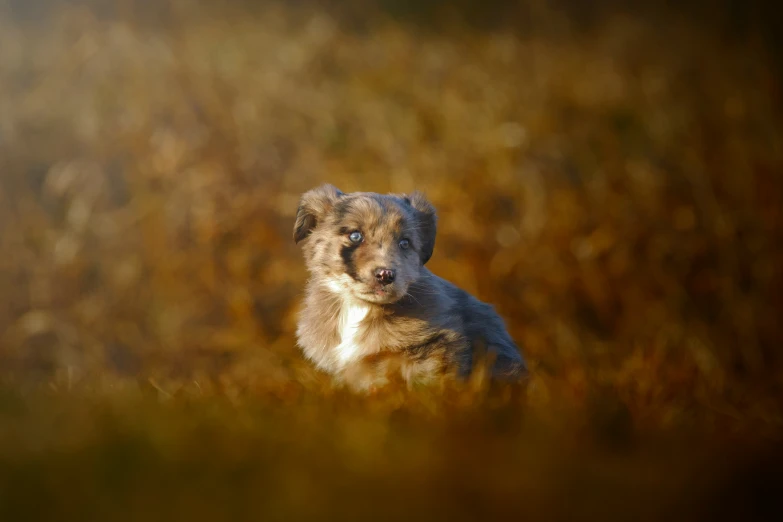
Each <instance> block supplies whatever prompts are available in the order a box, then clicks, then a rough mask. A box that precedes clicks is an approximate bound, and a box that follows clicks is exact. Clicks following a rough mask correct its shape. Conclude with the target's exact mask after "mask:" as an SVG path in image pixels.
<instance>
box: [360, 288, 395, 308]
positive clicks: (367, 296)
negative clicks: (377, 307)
mask: <svg viewBox="0 0 783 522" xmlns="http://www.w3.org/2000/svg"><path fill="white" fill-rule="evenodd" d="M403 294H404V292H402V293H401V292H400V289H399V288H396V285H389V286H380V285H370V288H369V289H368V290H364V291H362V292H361V293H360V296H359V297H360V298H361V299H364V300H365V301H369V302H371V303H376V304H389V303H393V302H395V301H397V300H399V299H400V298H401V297H402V295H403Z"/></svg>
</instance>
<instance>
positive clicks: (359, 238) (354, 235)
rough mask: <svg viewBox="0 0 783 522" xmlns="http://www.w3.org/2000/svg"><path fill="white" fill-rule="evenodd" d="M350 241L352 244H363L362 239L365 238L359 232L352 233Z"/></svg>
mask: <svg viewBox="0 0 783 522" xmlns="http://www.w3.org/2000/svg"><path fill="white" fill-rule="evenodd" d="M348 239H350V240H351V243H361V242H362V239H364V236H362V233H361V232H359V231H358V230H357V231H355V232H351V234H350V235H349V236H348Z"/></svg>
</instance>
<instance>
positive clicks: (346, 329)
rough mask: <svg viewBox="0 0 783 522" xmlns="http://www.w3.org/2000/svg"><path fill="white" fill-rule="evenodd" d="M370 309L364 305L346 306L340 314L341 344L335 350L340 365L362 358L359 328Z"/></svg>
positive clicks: (352, 304)
mask: <svg viewBox="0 0 783 522" xmlns="http://www.w3.org/2000/svg"><path fill="white" fill-rule="evenodd" d="M369 311H370V309H369V308H368V307H367V306H364V305H362V304H354V303H351V304H346V305H345V306H344V307H343V309H342V312H341V313H340V326H339V327H338V328H339V333H340V344H338V345H337V346H336V347H335V348H334V350H335V354H336V355H337V361H338V362H339V363H340V365H343V366H344V365H346V364H348V363H350V362H351V361H354V360H356V359H358V358H359V357H361V355H362V353H361V352H362V349H361V346H360V345H359V343H358V334H359V326H360V325H361V322H362V321H363V320H364V318H365V317H367V312H369Z"/></svg>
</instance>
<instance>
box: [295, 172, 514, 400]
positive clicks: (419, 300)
mask: <svg viewBox="0 0 783 522" xmlns="http://www.w3.org/2000/svg"><path fill="white" fill-rule="evenodd" d="M436 228H437V219H436V213H435V209H434V207H433V206H432V205H431V204H430V203H429V202H428V201H427V199H426V198H425V197H424V195H423V194H421V193H419V192H415V193H413V194H411V195H408V196H405V195H394V194H388V195H381V194H376V193H370V192H357V193H350V194H344V193H342V192H340V191H339V190H338V189H337V188H335V187H333V186H331V185H324V186H321V187H319V188H317V189H314V190H311V191H309V192H307V193H305V194H304V195H303V196H302V199H301V201H300V204H299V208H298V210H297V216H296V224H295V226H294V240H295V241H296V242H297V243H299V242H303V246H304V255H305V260H306V264H307V268H308V270H309V271H310V274H311V278H310V280H309V281H308V283H307V288H306V295H305V300H304V308H303V309H302V312H301V314H300V320H299V325H298V329H297V337H298V341H299V345H300V347H301V348H302V350H303V351H304V354H305V355H306V356H307V357H308V358H309V359H310V360H312V361H313V362H314V363H315V364H316V365H317V366H318V367H319V368H321V369H323V370H325V371H327V372H329V373H331V374H333V375H334V376H335V377H337V379H338V380H340V381H343V382H345V383H347V384H348V385H350V386H352V387H354V388H357V389H371V388H376V387H380V386H383V385H385V384H387V383H389V382H391V381H394V380H398V379H401V380H402V381H404V382H406V383H408V384H411V383H414V382H430V381H433V380H435V379H436V378H437V377H439V376H443V375H449V374H450V375H455V376H456V375H463V376H464V375H466V374H468V373H469V372H470V370H471V365H472V361H473V359H474V352H475V351H476V350H477V349H480V348H482V347H483V348H485V349H486V350H487V351H488V352H490V353H491V354H492V355H493V356H494V359H495V363H494V367H493V374H494V375H496V376H502V377H508V378H514V377H517V376H519V375H521V374H522V373H524V372H525V371H526V367H525V363H524V360H523V359H522V356H521V355H520V353H519V350H518V349H517V347H516V345H515V344H514V342H513V341H512V340H511V337H510V336H509V334H508V332H507V331H506V328H505V325H504V324H503V320H502V319H501V318H500V317H499V316H498V315H497V313H496V312H495V311H494V309H493V307H491V306H490V305H488V304H485V303H482V302H480V301H479V300H477V299H476V298H474V297H473V296H471V295H469V294H468V293H467V292H465V291H463V290H461V289H459V288H457V287H456V286H454V285H453V284H451V283H449V282H448V281H446V280H444V279H441V278H439V277H437V276H435V275H434V274H432V273H431V272H430V271H429V270H428V269H427V268H425V267H424V264H425V263H426V262H427V261H428V260H429V259H430V257H431V256H432V252H433V249H434V246H435V236H436ZM356 231H359V232H360V233H361V234H362V241H361V242H359V243H355V242H352V241H351V240H350V239H349V236H350V234H351V233H352V232H356ZM402 239H407V240H408V244H409V247H408V248H403V246H404V245H403V246H401V244H400V241H401V240H402ZM377 269H389V270H393V271H394V273H395V274H396V277H395V279H394V281H393V282H392V283H390V284H386V285H382V284H381V283H379V282H378V281H376V278H375V276H374V273H375V271H376V270H377Z"/></svg>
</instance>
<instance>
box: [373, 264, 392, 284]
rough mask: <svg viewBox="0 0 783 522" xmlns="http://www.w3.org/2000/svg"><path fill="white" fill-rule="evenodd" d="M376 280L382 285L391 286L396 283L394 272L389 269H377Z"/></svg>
mask: <svg viewBox="0 0 783 522" xmlns="http://www.w3.org/2000/svg"><path fill="white" fill-rule="evenodd" d="M375 280H376V281H378V282H379V283H380V284H382V285H384V286H385V285H390V284H392V283H393V282H394V270H391V269H389V268H376V269H375Z"/></svg>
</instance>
